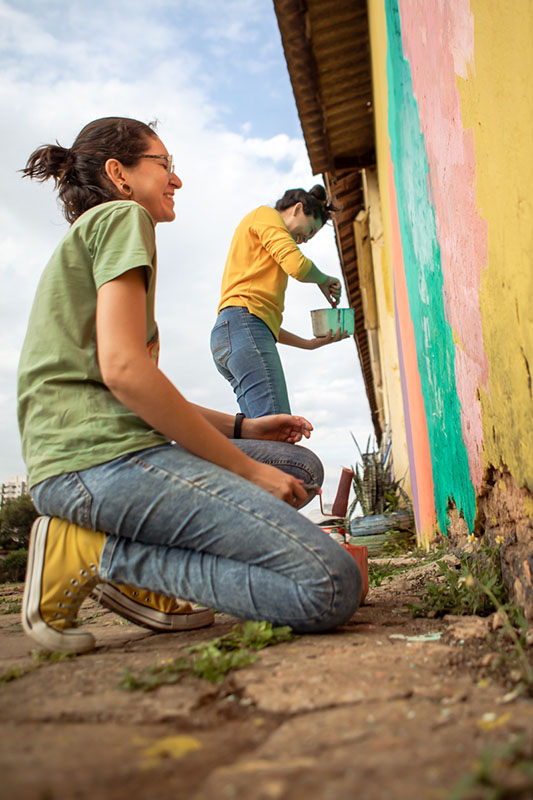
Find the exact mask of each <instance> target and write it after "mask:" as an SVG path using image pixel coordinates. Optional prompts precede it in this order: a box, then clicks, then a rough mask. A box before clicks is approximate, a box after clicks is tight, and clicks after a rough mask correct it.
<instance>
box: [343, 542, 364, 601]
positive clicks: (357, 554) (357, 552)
mask: <svg viewBox="0 0 533 800" xmlns="http://www.w3.org/2000/svg"><path fill="white" fill-rule="evenodd" d="M341 547H344V549H345V550H347V551H348V552H349V554H350V555H351V556H352V557H353V558H355V560H356V561H357V566H358V567H359V570H360V572H361V578H362V579H363V590H362V592H361V600H360V601H359V604H360V605H363V603H364V602H365V597H366V596H367V594H368V548H367V547H365V546H364V545H357V544H341Z"/></svg>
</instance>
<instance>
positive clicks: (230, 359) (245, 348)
mask: <svg viewBox="0 0 533 800" xmlns="http://www.w3.org/2000/svg"><path fill="white" fill-rule="evenodd" d="M211 353H212V355H213V360H214V362H215V365H216V368H217V369H218V371H219V372H220V374H221V375H222V376H223V377H224V378H225V379H226V380H227V381H229V382H230V384H231V386H232V388H233V391H234V392H235V394H236V396H237V402H238V404H239V408H240V409H241V411H242V412H243V414H246V416H247V417H263V416H266V415H267V414H290V413H291V407H290V404H289V396H288V394H287V386H286V383H285V376H284V374H283V367H282V366H281V360H280V357H279V353H278V349H277V342H276V339H275V337H274V334H273V333H272V331H271V330H270V328H269V327H268V325H266V324H265V323H264V322H263V320H262V319H259V317H256V316H255V315H254V314H250V312H249V311H248V309H247V308H242V307H241V306H229V307H228V308H223V309H222V311H221V312H220V314H219V315H218V317H217V321H216V323H215V326H214V328H213V330H212V331H211Z"/></svg>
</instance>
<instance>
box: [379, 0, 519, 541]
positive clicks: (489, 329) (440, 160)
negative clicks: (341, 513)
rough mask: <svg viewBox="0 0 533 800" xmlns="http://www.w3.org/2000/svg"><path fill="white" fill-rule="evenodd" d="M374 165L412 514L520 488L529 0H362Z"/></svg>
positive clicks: (432, 525) (428, 514)
mask: <svg viewBox="0 0 533 800" xmlns="http://www.w3.org/2000/svg"><path fill="white" fill-rule="evenodd" d="M368 8H369V21H370V35H371V49H372V69H373V82H374V100H375V115H376V142H377V154H378V177H379V187H380V195H381V206H382V215H383V228H384V241H385V248H386V251H387V259H386V260H387V262H389V263H390V264H391V265H392V273H393V277H394V305H395V317H396V334H397V340H398V349H399V363H400V373H401V382H402V395H403V402H404V416H405V425H406V434H407V442H408V451H409V461H410V465H411V481H412V487H413V499H414V505H415V513H416V518H417V525H418V530H419V532H420V535H421V537H422V538H424V539H428V538H431V537H432V536H433V534H434V532H435V529H436V527H437V526H438V528H439V529H440V530H441V531H443V532H444V531H446V530H447V528H448V525H449V510H450V508H452V507H455V508H456V509H457V510H458V511H459V513H460V515H461V516H462V517H463V518H464V521H465V523H466V526H467V527H468V530H470V531H471V530H472V529H473V526H474V522H475V519H476V514H477V513H478V499H479V497H480V495H481V494H482V493H483V492H484V491H485V489H486V481H487V476H488V475H489V474H490V471H491V468H494V469H499V468H500V467H502V465H505V466H506V467H507V469H508V470H509V472H510V474H511V475H512V478H513V480H514V482H515V484H516V485H517V486H518V487H526V488H527V489H529V491H533V425H532V419H533V403H532V376H531V372H532V371H533V324H532V323H533V277H532V276H533V271H532V263H531V261H532V253H533V247H532V245H533V241H532V238H533V215H532V205H533V136H532V133H531V132H532V130H533V100H532V94H531V90H530V87H531V85H532V83H533V56H532V52H533V51H532V46H531V42H532V41H533V3H531V2H530V0H513V2H512V3H511V4H507V3H501V2H496V0H489V1H488V0H454V2H453V3H448V2H442V0H370V2H369V4H368Z"/></svg>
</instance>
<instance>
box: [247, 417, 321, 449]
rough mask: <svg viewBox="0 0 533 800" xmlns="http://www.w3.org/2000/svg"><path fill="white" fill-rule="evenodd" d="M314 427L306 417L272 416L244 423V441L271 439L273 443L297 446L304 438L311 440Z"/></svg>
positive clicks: (248, 420)
mask: <svg viewBox="0 0 533 800" xmlns="http://www.w3.org/2000/svg"><path fill="white" fill-rule="evenodd" d="M312 430H313V426H312V425H311V423H310V422H309V421H308V420H306V419H304V417H295V416H293V415H292V414H271V415H269V416H267V417H257V418H256V419H248V417H245V418H244V420H243V422H242V428H241V436H242V438H243V439H269V440H270V441H273V442H289V443H291V444H295V443H296V442H299V441H300V440H301V438H302V436H305V438H306V439H309V437H310V436H311V431H312Z"/></svg>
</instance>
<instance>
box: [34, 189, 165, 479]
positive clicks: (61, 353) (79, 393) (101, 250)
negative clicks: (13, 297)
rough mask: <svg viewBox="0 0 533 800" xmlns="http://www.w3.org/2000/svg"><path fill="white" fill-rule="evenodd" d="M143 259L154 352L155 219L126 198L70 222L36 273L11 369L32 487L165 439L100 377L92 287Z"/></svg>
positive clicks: (94, 290)
mask: <svg viewBox="0 0 533 800" xmlns="http://www.w3.org/2000/svg"><path fill="white" fill-rule="evenodd" d="M143 266H144V267H145V268H146V284H147V292H146V320H147V325H146V345H147V347H148V348H149V349H150V351H151V353H152V355H153V356H154V357H156V353H157V349H158V346H159V338H158V330H157V324H156V322H155V320H154V292H155V283H156V249H155V231H154V223H153V220H152V218H151V216H150V214H149V213H148V211H146V209H145V208H143V207H142V206H140V205H139V204H138V203H135V202H133V201H128V200H126V201H123V200H119V201H113V202H110V203H103V204H101V205H99V206H96V207H95V208H92V209H90V210H89V211H86V212H85V214H82V215H81V217H79V218H78V219H77V220H76V222H75V223H74V224H73V225H72V227H71V228H70V230H69V232H68V233H67V235H66V236H65V238H64V239H63V241H62V242H61V243H60V244H59V246H58V248H57V249H56V251H55V252H54V254H53V255H52V258H51V259H50V261H49V262H48V264H47V266H46V268H45V270H44V272H43V274H42V276H41V280H40V282H39V286H38V288H37V293H36V296H35V300H34V302H33V308H32V311H31V314H30V320H29V324H28V330H27V333H26V339H25V341H24V345H23V348H22V354H21V357H20V363H19V373H18V416H19V427H20V432H21V437H22V452H23V456H24V460H25V462H26V466H27V468H28V472H29V476H30V486H33V485H35V484H36V483H39V482H40V481H42V480H44V479H45V478H49V477H51V476H53V475H59V474H61V473H64V472H74V471H77V470H81V469H86V468H88V467H93V466H96V465H97V464H103V463H104V462H105V461H110V460H111V459H113V458H117V457H118V456H120V455H124V454H126V453H130V452H134V451H135V450H142V449H144V448H147V447H152V446H154V445H159V444H163V443H165V442H168V439H167V438H166V437H165V436H163V435H162V434H161V433H159V432H157V431H155V430H154V429H153V428H151V427H150V426H149V425H148V423H146V422H144V420H142V419H141V418H140V417H138V416H137V415H136V414H134V413H133V412H132V411H130V410H129V409H128V408H126V406H125V405H123V404H122V403H121V402H120V401H119V400H117V399H116V398H115V397H114V396H113V395H112V394H111V392H110V391H109V389H108V388H107V387H106V386H105V385H104V383H103V381H102V376H101V374H100V369H99V367H98V362H97V357H96V293H97V290H98V289H99V288H100V286H102V285H103V284H104V283H107V282H108V281H111V280H113V279H114V278H116V277H118V276H119V275H122V274H123V273H124V272H127V271H128V270H130V269H133V268H135V267H143Z"/></svg>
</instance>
